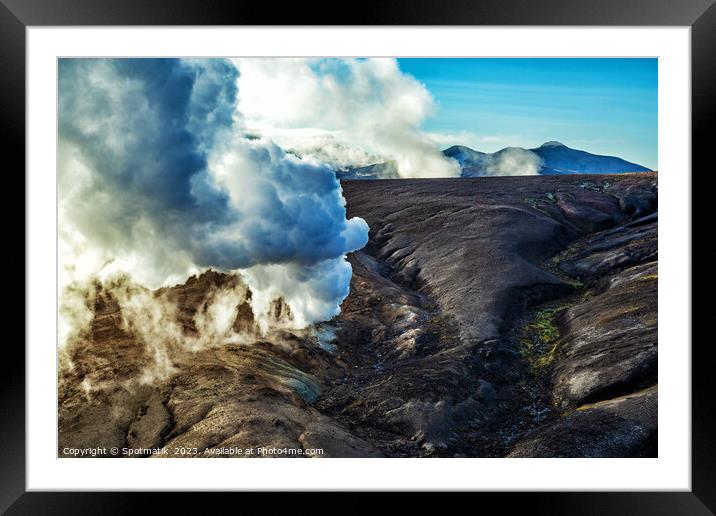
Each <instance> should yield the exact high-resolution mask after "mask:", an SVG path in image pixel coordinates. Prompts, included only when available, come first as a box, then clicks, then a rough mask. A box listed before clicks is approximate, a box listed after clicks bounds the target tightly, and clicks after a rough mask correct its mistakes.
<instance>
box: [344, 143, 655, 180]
mask: <svg viewBox="0 0 716 516" xmlns="http://www.w3.org/2000/svg"><path fill="white" fill-rule="evenodd" d="M442 154H443V155H444V156H445V157H448V158H452V159H454V160H455V161H457V162H458V163H459V164H460V169H461V174H460V176H461V177H482V176H492V175H515V176H518V175H541V176H547V175H564V174H625V173H634V172H653V170H651V169H649V168H647V167H645V166H643V165H639V164H637V163H633V162H630V161H627V160H625V159H624V158H620V157H618V156H608V155H602V154H593V153H591V152H588V151H584V150H580V149H574V148H571V147H568V146H567V145H565V144H563V143H562V142H559V141H557V140H550V141H547V142H545V143H543V144H542V145H540V146H539V147H534V148H532V149H525V148H524V147H505V148H503V149H500V150H498V151H495V152H492V153H488V152H482V151H479V150H475V149H472V148H470V147H468V146H467V145H452V146H450V147H448V148H446V149H444V150H443V151H442ZM506 158H508V160H506ZM515 158H517V159H515ZM504 163H507V166H500V164H504ZM535 171H536V174H535ZM336 174H337V176H338V178H339V179H399V178H400V176H399V175H398V173H397V168H396V165H395V163H394V162H379V163H373V164H370V165H366V166H361V167H350V168H347V169H345V170H339V171H337V172H336Z"/></svg>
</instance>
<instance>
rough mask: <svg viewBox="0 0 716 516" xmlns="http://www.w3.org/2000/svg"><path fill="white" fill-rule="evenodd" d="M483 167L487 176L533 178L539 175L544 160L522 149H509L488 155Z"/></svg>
mask: <svg viewBox="0 0 716 516" xmlns="http://www.w3.org/2000/svg"><path fill="white" fill-rule="evenodd" d="M483 166H484V175H486V176H533V175H537V174H539V171H540V167H541V166H542V158H540V157H539V156H538V155H537V154H535V153H534V152H532V151H529V150H526V149H522V148H520V147H507V148H505V149H502V150H501V151H499V152H496V153H494V154H488V155H486V156H485V158H484V161H483Z"/></svg>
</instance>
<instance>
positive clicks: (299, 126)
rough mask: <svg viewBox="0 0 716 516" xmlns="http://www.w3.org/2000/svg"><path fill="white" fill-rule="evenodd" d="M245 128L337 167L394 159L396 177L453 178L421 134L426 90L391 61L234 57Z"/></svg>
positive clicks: (454, 171) (452, 168)
mask: <svg viewBox="0 0 716 516" xmlns="http://www.w3.org/2000/svg"><path fill="white" fill-rule="evenodd" d="M237 63H238V67H239V68H240V70H241V76H240V78H239V108H240V110H241V112H242V113H243V114H244V115H245V117H246V123H247V126H248V127H249V128H250V129H251V130H252V131H254V132H256V133H257V134H262V135H267V136H269V137H271V138H272V139H274V140H275V141H277V142H278V143H279V144H280V145H282V146H283V147H284V148H289V149H292V150H295V151H296V152H297V153H299V154H302V155H315V156H316V157H318V158H319V159H321V160H323V161H324V162H329V163H331V164H333V165H335V166H339V167H345V166H364V165H369V164H371V163H376V162H385V161H393V162H395V163H396V164H397V168H398V173H399V175H400V176H401V177H451V176H458V175H459V174H460V169H459V167H458V166H457V164H456V163H455V162H454V161H453V160H450V159H447V158H445V157H444V156H443V155H442V154H441V152H440V150H439V148H438V147H437V146H436V144H435V142H434V141H433V140H432V139H431V138H430V137H429V136H428V135H427V134H425V133H423V132H422V131H421V130H420V125H421V123H422V122H423V120H425V118H426V117H427V116H428V115H429V114H430V113H431V112H432V110H433V109H434V102H433V99H432V97H431V96H430V93H429V92H428V91H427V89H426V88H425V87H424V86H423V85H422V84H420V83H419V82H418V81H417V80H416V79H415V78H413V77H412V76H410V75H407V74H405V73H403V72H401V71H400V69H399V67H398V64H397V61H396V60H395V59H382V58H381V59H282V60H276V59H273V58H269V59H255V58H249V59H238V60H237Z"/></svg>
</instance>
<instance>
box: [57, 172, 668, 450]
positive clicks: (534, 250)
mask: <svg viewBox="0 0 716 516" xmlns="http://www.w3.org/2000/svg"><path fill="white" fill-rule="evenodd" d="M343 187H344V195H345V197H346V200H347V207H348V215H349V216H350V217H352V216H361V217H363V218H365V219H366V220H367V221H368V224H369V225H370V228H371V232H370V242H369V244H368V246H367V247H366V248H365V249H363V250H362V251H361V252H357V253H354V254H353V255H351V256H350V257H349V259H350V261H351V263H352V264H353V271H354V275H353V280H352V284H351V294H350V295H349V297H348V298H347V299H346V301H345V302H344V304H343V311H342V314H341V315H340V316H339V317H338V318H336V319H335V320H333V321H331V322H330V323H328V324H325V325H322V326H321V327H319V328H317V329H315V330H312V331H304V332H286V331H276V332H272V333H270V334H269V335H266V336H265V337H263V338H260V339H256V341H254V342H251V343H234V344H223V345H217V346H210V347H205V348H202V349H201V350H198V351H187V350H173V351H172V354H171V370H170V374H169V375H168V376H167V377H166V378H164V379H160V380H157V379H154V380H153V381H151V382H137V381H135V379H136V378H137V376H138V375H139V374H140V370H141V367H142V365H143V364H145V363H146V362H147V361H148V360H151V359H153V358H152V356H151V355H150V352H149V351H148V350H147V347H146V346H143V345H140V344H138V342H137V339H136V338H135V337H134V336H133V335H132V334H131V332H127V331H126V330H123V329H122V325H121V324H120V321H121V314H120V313H119V308H118V306H117V304H116V303H114V302H113V300H112V299H111V296H110V295H104V296H103V295H101V294H100V295H99V296H98V298H97V302H96V304H95V317H94V321H93V323H92V327H91V332H90V334H89V335H88V336H87V338H86V339H84V341H82V342H79V343H77V344H75V345H74V346H72V347H71V348H70V349H69V350H68V354H69V356H70V358H71V361H72V364H73V369H71V370H67V371H63V373H62V375H61V378H60V385H59V424H60V432H59V453H60V455H63V454H65V453H64V452H63V450H64V449H65V448H67V447H91V446H99V447H106V448H108V449H109V448H111V447H112V446H117V447H119V448H134V449H139V448H147V449H149V448H153V449H157V448H159V449H162V450H163V453H161V454H157V456H173V455H181V456H187V455H191V456H218V455H217V453H218V450H222V449H224V448H226V447H243V448H251V447H256V448H258V447H268V448H270V447H277V448H280V447H285V448H291V449H297V450H305V451H306V452H307V453H308V451H309V450H311V449H313V448H321V449H323V456H331V457H377V456H388V457H415V456H445V457H456V456H457V457H460V456H467V457H485V456H489V457H496V456H508V455H509V456H518V457H525V456H528V457H533V456H534V457H555V456H570V457H623V456H626V457H632V456H655V455H656V453H657V425H656V420H657V277H658V273H657V175H656V173H643V174H625V175H618V176H610V175H599V176H589V175H570V176H546V177H499V178H476V179H467V178H462V179H452V180H447V179H446V180H437V179H432V180H382V181H345V182H344V184H343ZM227 281H231V279H230V278H228V277H226V276H224V275H221V274H218V273H212V272H210V273H206V274H204V275H202V276H201V277H199V278H192V279H190V280H189V281H188V282H187V283H186V284H185V285H181V286H177V287H173V288H172V289H170V290H169V291H166V292H164V293H163V294H166V295H169V296H172V298H173V299H174V300H175V301H177V303H178V305H179V307H180V314H179V317H180V319H181V320H182V321H183V323H182V324H183V327H184V331H186V332H187V333H191V332H192V331H195V329H193V328H192V322H191V321H192V320H193V316H194V314H195V313H196V312H197V310H198V307H199V306H200V305H201V303H202V300H203V299H204V296H205V295H206V292H208V291H210V290H211V289H212V288H215V287H216V285H221V284H222V282H227ZM251 317H252V316H251V311H250V309H248V307H242V309H240V310H239V317H238V318H237V321H236V323H235V325H237V326H241V325H244V326H245V325H251V324H252V320H251ZM154 359H156V357H154ZM269 454H270V453H269ZM140 455H141V453H140ZM145 455H146V454H145Z"/></svg>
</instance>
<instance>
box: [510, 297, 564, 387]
mask: <svg viewBox="0 0 716 516" xmlns="http://www.w3.org/2000/svg"><path fill="white" fill-rule="evenodd" d="M569 306H570V305H563V306H558V307H554V308H545V309H542V310H539V311H537V312H535V314H534V316H533V317H532V319H531V320H530V321H529V322H528V323H527V324H526V325H525V326H524V327H523V329H522V334H521V336H520V344H521V349H520V351H521V353H522V356H523V357H525V359H526V360H527V362H528V363H529V364H530V367H531V368H532V370H533V372H534V373H541V372H543V371H544V370H545V369H546V368H547V367H548V366H550V365H551V364H552V362H553V361H554V357H555V354H556V352H557V348H558V347H559V338H560V332H559V328H558V327H557V324H556V323H555V319H556V317H557V315H558V314H559V313H561V312H562V311H564V310H566V309H567V308H569Z"/></svg>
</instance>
